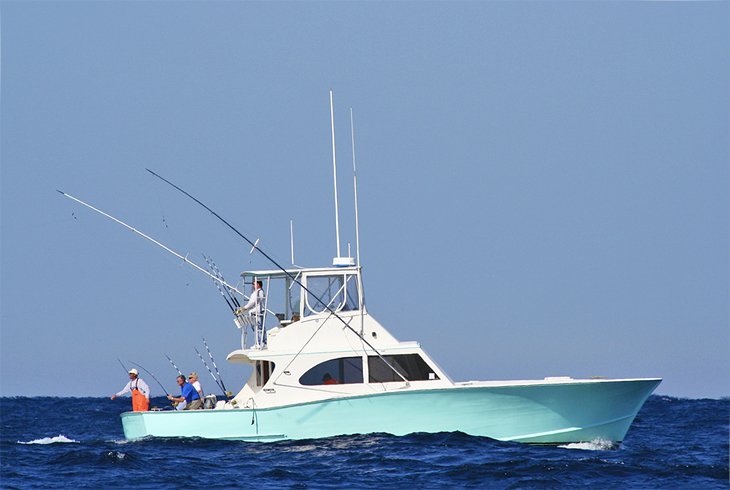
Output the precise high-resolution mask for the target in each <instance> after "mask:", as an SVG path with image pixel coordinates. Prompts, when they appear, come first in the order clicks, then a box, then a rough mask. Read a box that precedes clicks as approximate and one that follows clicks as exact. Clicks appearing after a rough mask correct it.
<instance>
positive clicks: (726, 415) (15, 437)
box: [0, 396, 730, 489]
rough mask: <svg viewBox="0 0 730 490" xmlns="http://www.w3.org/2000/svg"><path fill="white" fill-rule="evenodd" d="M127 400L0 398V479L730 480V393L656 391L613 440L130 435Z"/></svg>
mask: <svg viewBox="0 0 730 490" xmlns="http://www.w3.org/2000/svg"><path fill="white" fill-rule="evenodd" d="M153 402H157V403H158V404H159V405H164V404H165V400H164V399H160V400H153ZM153 404H154V403H153ZM129 405H130V402H129V400H117V401H111V400H109V399H107V398H0V417H1V420H0V427H1V428H2V430H1V434H0V436H1V438H0V467H1V470H2V473H0V486H1V487H2V488H59V487H66V488H69V489H70V488H94V489H96V488H111V487H114V488H180V487H182V488H198V489H202V488H206V489H208V488H244V487H255V488H406V487H412V488H447V487H454V488H564V487H579V486H580V487H582V486H590V487H593V488H691V489H702V488H729V487H730V484H729V483H728V478H729V474H728V471H729V470H728V457H729V447H728V438H729V434H730V432H729V430H730V427H729V425H728V422H729V421H730V400H729V399H723V400H687V399H677V398H671V397H662V396H653V397H651V398H650V399H649V400H648V401H647V403H646V405H645V406H644V408H643V409H642V410H641V412H640V413H639V415H638V417H637V418H636V420H635V422H634V425H633V426H632V428H631V430H630V431H629V434H628V436H627V437H626V440H625V441H624V442H623V443H622V444H620V445H618V446H615V447H610V446H608V445H607V444H605V443H601V442H600V441H597V442H592V443H582V444H570V445H565V446H530V445H524V444H517V443H504V442H498V441H494V440H491V439H487V438H482V437H471V436H467V435H465V434H461V433H442V434H413V435H410V436H405V437H395V436H390V435H386V434H371V435H359V436H343V437H336V438H331V439H315V440H306V441H295V442H276V443H245V442H230V441H209V440H202V439H157V440H144V441H139V442H126V441H125V440H124V437H123V434H122V427H121V422H120V420H119V414H120V413H121V412H122V411H124V410H126V409H128V407H129Z"/></svg>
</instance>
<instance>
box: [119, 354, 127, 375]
mask: <svg viewBox="0 0 730 490" xmlns="http://www.w3.org/2000/svg"><path fill="white" fill-rule="evenodd" d="M117 361H119V364H120V365H121V366H122V369H124V372H125V373H126V374H129V369H127V366H125V365H124V363H123V362H122V360H121V359H119V358H118V357H117Z"/></svg>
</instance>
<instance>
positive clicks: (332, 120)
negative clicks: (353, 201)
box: [330, 89, 340, 259]
mask: <svg viewBox="0 0 730 490" xmlns="http://www.w3.org/2000/svg"><path fill="white" fill-rule="evenodd" d="M330 123H331V126H332V173H333V175H334V182H335V234H336V235H337V258H338V259H339V258H340V211H339V202H338V199H337V158H336V156H335V108H334V103H333V102H332V89H330Z"/></svg>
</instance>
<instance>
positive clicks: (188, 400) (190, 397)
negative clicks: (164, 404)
mask: <svg viewBox="0 0 730 490" xmlns="http://www.w3.org/2000/svg"><path fill="white" fill-rule="evenodd" d="M177 384H178V386H179V387H180V394H181V395H182V396H172V395H170V394H168V395H167V399H168V400H170V401H173V402H177V403H182V402H185V407H184V408H183V410H200V409H201V408H203V400H201V399H200V395H199V394H198V392H197V391H196V390H195V388H193V385H191V384H190V383H188V382H186V381H185V376H183V375H182V374H181V375H180V376H178V377H177Z"/></svg>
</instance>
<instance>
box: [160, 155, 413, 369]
mask: <svg viewBox="0 0 730 490" xmlns="http://www.w3.org/2000/svg"><path fill="white" fill-rule="evenodd" d="M146 170H147V171H148V172H149V173H151V174H152V175H154V176H155V177H157V178H158V179H160V180H162V181H164V182H167V183H168V184H170V185H171V186H172V187H174V188H175V189H177V190H178V191H180V192H182V193H183V194H185V195H186V196H188V197H189V198H190V199H192V200H193V201H195V202H197V203H198V204H200V205H201V206H203V207H204V208H205V209H207V210H208V211H209V212H210V213H211V214H212V215H213V216H215V217H216V218H218V219H219V220H221V221H222V222H223V223H224V224H225V225H226V226H228V228H230V229H231V230H232V231H233V232H234V233H236V234H237V235H238V236H239V237H241V238H243V239H244V240H245V241H246V242H247V243H248V244H249V245H251V246H252V247H254V248H256V250H258V251H259V253H261V255H263V256H264V257H265V258H266V259H268V260H269V262H271V263H272V264H274V266H276V268H278V269H279V270H281V271H282V272H283V273H284V274H286V275H287V276H289V279H291V280H293V281H296V282H297V284H299V285H300V286H301V288H302V289H303V290H304V291H306V292H307V293H309V294H311V295H312V296H313V297H314V298H316V299H317V301H318V302H319V303H320V304H322V305H324V306H325V308H327V310H328V311H329V312H330V313H331V314H332V315H334V316H335V317H336V318H337V319H338V320H340V322H342V324H343V325H345V327H347V328H349V329H350V330H351V331H352V332H353V333H354V334H355V335H357V336H358V337H360V338H361V339H362V340H363V342H365V343H366V344H367V345H368V347H370V348H371V349H372V350H373V351H374V352H375V353H376V354H377V355H378V357H380V359H381V360H382V361H383V362H384V363H385V365H386V366H388V367H389V368H390V369H391V370H392V371H393V372H394V373H395V374H397V375H398V376H399V377H400V378H401V379H402V380H403V381H404V382H405V383H408V380H407V379H406V377H405V376H404V375H403V374H401V373H400V371H398V370H397V369H396V368H395V367H394V366H393V365H392V364H391V363H390V362H388V360H387V359H385V358H384V357H383V356H382V354H380V352H379V351H378V350H377V349H376V348H375V347H373V345H372V344H371V343H370V342H368V341H367V340H366V339H365V337H364V336H363V335H360V333H359V332H357V331H356V330H355V329H354V328H352V327H351V326H350V325H349V324H348V323H347V322H346V321H345V320H343V319H342V317H341V316H340V315H338V314H337V313H336V312H335V311H334V310H333V309H332V308H330V307H329V306H327V305H325V304H324V302H323V301H322V300H321V299H320V298H318V297H317V296H316V295H315V294H314V293H312V292H311V291H310V290H309V289H307V287H306V286H305V285H304V284H302V283H301V282H299V281H297V280H296V279H295V278H294V276H292V275H291V273H290V272H289V271H287V270H286V269H285V268H283V267H282V266H281V265H279V263H278V262H277V261H275V260H274V259H273V258H271V256H270V255H269V254H267V253H266V252H264V251H263V250H262V249H261V247H257V246H256V244H254V243H253V242H252V241H251V240H249V239H248V238H247V237H246V236H244V235H243V233H241V232H240V231H238V230H237V229H236V228H235V227H234V226H233V225H231V224H230V223H229V222H228V221H226V220H225V219H223V217H221V215H219V214H218V213H216V212H215V211H213V210H212V209H211V208H209V207H208V206H206V205H205V204H203V202H202V201H200V200H199V199H197V198H195V197H193V195H192V194H190V193H189V192H187V191H185V190H184V189H182V188H181V187H178V186H177V185H175V184H173V183H172V182H170V181H169V180H167V179H166V178H164V177H162V176H161V175H159V174H156V173H155V172H153V171H152V170H150V169H146ZM239 294H240V293H239Z"/></svg>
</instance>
